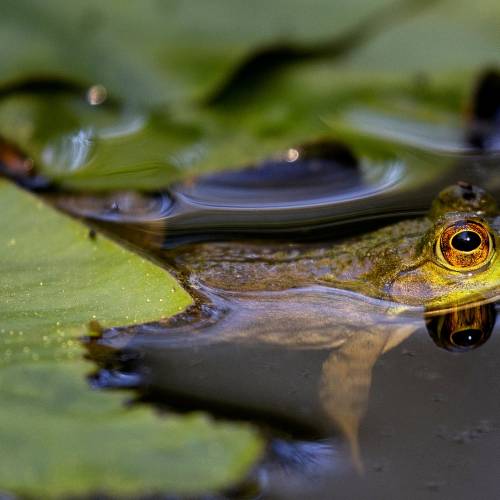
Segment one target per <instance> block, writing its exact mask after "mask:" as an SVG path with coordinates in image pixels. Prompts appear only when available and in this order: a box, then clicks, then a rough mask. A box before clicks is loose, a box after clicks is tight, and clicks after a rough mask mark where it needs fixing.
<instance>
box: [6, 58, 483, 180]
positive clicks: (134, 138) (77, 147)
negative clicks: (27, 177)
mask: <svg viewBox="0 0 500 500" xmlns="http://www.w3.org/2000/svg"><path fill="white" fill-rule="evenodd" d="M459 81H460V84H459V85H458V84H457V83H456V82H455V80H454V79H453V78H442V79H435V80H434V81H431V82H430V83H429V82H428V83H425V85H421V84H419V82H418V81H417V82H415V80H414V78H413V77H399V78H394V77H383V76H381V77H373V78H372V79H371V80H370V82H369V83H368V82H366V81H365V80H363V79H361V80H360V78H359V75H357V74H343V75H336V74H335V65H326V66H325V65H324V64H321V63H315V64H309V65H299V66H295V67H292V68H289V69H288V70H287V71H284V72H282V73H281V74H279V75H276V76H275V77H274V78H273V79H272V80H271V81H269V82H267V84H266V86H265V88H263V89H262V90H261V91H259V92H257V93H256V94H255V95H254V96H253V97H252V98H251V99H250V98H249V99H247V100H246V101H244V102H238V108H237V110H238V112H237V113H235V112H234V110H235V108H234V106H235V105H236V104H235V103H231V104H229V103H228V104H221V105H219V106H217V107H215V108H184V109H183V110H180V109H177V110H176V112H175V113H169V114H167V113H165V112H164V111H163V112H162V111H161V110H158V111H157V112H156V113H153V114H152V113H150V114H141V113H135V114H134V113H131V112H130V111H126V110H117V109H116V108H113V107H106V106H103V107H99V106H97V107H92V106H89V105H88V104H87V103H85V101H84V100H82V99H81V98H79V97H77V96H74V95H71V94H63V95H56V96H50V97H48V96H46V95H17V96H12V97H10V98H7V99H3V100H2V101H0V136H3V137H4V138H5V139H7V140H9V141H10V142H12V143H14V144H16V145H17V146H19V147H20V148H21V149H22V150H24V151H26V152H27V153H28V154H29V155H30V156H31V157H32V158H33V159H34V162H35V165H36V166H37V167H38V169H39V170H40V171H41V172H42V173H43V174H44V175H45V176H47V177H49V178H50V179H52V180H53V181H54V182H56V183H57V184H59V185H60V186H62V187H64V188H69V189H84V190H110V189H142V190H156V189H158V188H160V187H165V186H168V185H169V184H170V183H172V182H174V181H177V180H180V179H184V178H187V177H190V176H192V175H196V174H198V173H200V172H204V171H214V170H221V169H224V168H226V169H227V168H238V167H242V166H247V165H251V164H253V163H257V162H259V161H262V160H264V159H266V158H268V157H270V156H273V155H276V154H277V153H280V152H284V151H286V150H287V149H288V148H290V147H295V146H297V145H300V144H302V143H305V142H310V141H314V140H316V139H318V138H322V139H324V138H328V137H330V138H335V136H336V133H337V130H336V129H335V128H332V127H331V124H332V123H333V121H335V119H337V118H339V117H341V116H342V115H343V114H344V113H346V111H348V110H350V108H351V107H352V106H353V105H354V104H356V106H357V107H359V106H362V105H365V106H370V107H373V106H378V107H379V108H382V109H384V110H385V111H386V110H387V109H389V108H396V107H399V108H400V109H401V110H402V113H403V116H405V115H406V116H407V115H408V113H409V111H408V110H412V112H413V113H414V110H418V109H429V108H432V109H443V110H444V112H446V113H450V112H451V113H452V114H453V113H454V114H455V115H456V116H457V117H458V113H459V112H460V110H461V108H462V107H463V106H464V103H465V102H466V97H465V96H466V95H467V94H468V93H469V91H470V87H471V85H472V82H473V78H472V75H469V76H467V77H466V76H463V77H462V78H461V79H460V80H459ZM50 110H54V111H50ZM427 115H428V113H427ZM353 146H356V144H353Z"/></svg>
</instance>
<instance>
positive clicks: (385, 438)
mask: <svg viewBox="0 0 500 500" xmlns="http://www.w3.org/2000/svg"><path fill="white" fill-rule="evenodd" d="M485 85H486V84H485ZM486 86H487V85H486ZM484 92H486V91H484ZM482 100H484V97H483V94H481V93H480V95H479V96H478V97H477V99H476V101H477V102H476V108H477V109H476V118H477V120H476V121H472V122H471V124H469V125H466V126H464V125H462V126H461V127H458V128H457V127H455V128H453V127H448V128H447V127H446V126H442V127H439V130H438V129H436V127H434V126H431V125H429V126H425V123H416V122H411V121H407V122H404V123H402V122H401V120H399V119H395V118H394V117H390V116H385V115H383V114H380V113H379V114H377V113H374V112H373V111H370V112H367V111H359V110H353V111H352V112H350V113H348V114H346V116H345V123H344V128H345V130H349V132H348V133H347V132H346V133H345V137H344V136H342V134H340V136H342V137H340V138H339V139H338V140H335V141H333V140H329V141H326V140H325V141H321V142H318V143H311V144H305V145H299V146H296V147H292V148H290V149H288V150H287V151H285V152H282V153H281V154H279V155H277V156H276V157H273V158H270V159H269V160H267V161H265V162H262V163H261V164H259V165H256V166H251V167H248V168H245V169H234V170H228V171H225V172H220V173H216V174H206V175H202V176H198V177H195V178H191V179H189V180H186V181H179V182H177V183H175V184H173V185H172V186H171V187H170V188H169V189H166V190H162V191H160V192H156V193H149V194H145V193H138V192H130V191H120V192H111V193H110V192H107V193H104V194H92V195H91V194H88V193H78V192H71V193H68V192H61V191H59V190H54V191H52V190H47V191H46V192H44V193H43V196H45V197H46V199H48V200H49V201H50V202H51V203H54V204H55V205H56V206H58V207H59V208H61V209H62V210H65V211H67V212H69V213H71V214H73V215H76V216H79V217H83V218H85V219H86V220H87V222H88V223H89V224H91V225H93V227H96V228H97V229H99V230H103V231H105V232H107V233H108V234H111V235H112V236H113V237H117V238H120V239H121V240H125V241H127V242H128V243H129V244H130V245H132V246H134V247H135V248H139V249H140V251H141V252H145V253H147V254H148V255H150V256H152V257H154V259H155V260H156V261H158V262H160V263H162V264H164V265H166V266H169V268H173V269H174V271H175V272H176V273H177V277H179V278H180V279H181V282H182V283H183V284H184V285H185V286H186V287H187V289H188V291H189V292H191V294H192V295H194V296H195V298H196V304H195V305H194V306H193V307H192V308H191V309H190V310H189V311H187V312H185V313H183V314H181V315H178V316H176V317H174V318H172V319H170V320H168V321H163V322H159V323H155V324H149V325H141V326H136V327H130V328H119V329H111V330H106V331H104V332H102V334H101V335H100V336H98V337H90V338H88V339H84V340H83V342H84V345H85V346H86V348H87V352H88V357H89V359H91V360H92V361H94V362H95V365H96V370H95V372H94V373H92V375H90V376H89V384H91V386H92V387H96V388H99V389H101V390H109V389H112V390H126V391H129V393H130V394H131V395H132V397H133V398H134V400H135V401H136V403H137V404H149V405H154V406H155V407H156V408H158V409H160V410H161V411H174V412H181V411H191V410H205V411H208V412H210V413H211V414H212V415H214V416H215V417H217V418H221V419H235V420H244V421H249V422H253V423H255V424H256V425H258V426H259V428H260V429H261V432H262V434H263V435H264V436H265V437H266V438H267V440H268V446H267V452H266V454H265V456H264V458H263V459H262V461H261V462H260V463H259V464H258V465H257V466H256V467H255V468H254V470H253V471H252V473H251V474H250V476H249V477H248V478H247V480H246V482H245V483H244V484H243V485H241V487H239V488H236V489H235V490H234V491H232V492H229V493H221V494H220V495H221V496H224V495H227V496H231V497H238V496H240V497H242V498H243V497H244V498H306V497H309V498H381V499H382V498H384V499H385V498H400V497H404V498H443V497H446V498H464V499H465V498H470V497H472V496H473V495H475V494H477V490H478V485H480V488H481V497H482V498H496V496H497V491H498V479H497V477H498V473H499V464H500V456H499V454H500V451H499V450H500V397H499V396H500V383H499V382H498V377H497V373H498V370H499V369H500V361H499V359H500V340H499V326H496V305H495V301H496V300H497V299H498V273H496V272H494V269H493V271H491V269H490V270H489V271H488V269H487V268H488V266H490V267H494V266H498V261H497V260H493V259H494V258H495V255H494V252H495V244H496V243H495V242H496V241H498V236H495V234H497V235H498V231H499V229H500V219H499V217H498V215H499V213H498V210H497V209H496V208H494V207H493V206H492V203H493V201H492V200H498V199H499V197H500V175H499V170H498V161H499V155H500V151H499V148H498V134H497V132H498V127H497V125H498V124H497V121H496V120H497V118H496V117H497V116H498V113H486V112H485V111H484V109H485V106H486V105H485V104H484V103H483V102H482ZM493 104H494V106H496V103H493ZM486 107H487V106H486ZM137 126H140V124H139V125H137ZM80 132H81V131H80ZM358 136H359V137H358ZM75 137H76V138H77V139H78V140H74V141H69V142H68V141H66V143H67V144H69V145H70V147H69V149H65V150H64V151H61V150H59V152H58V154H59V158H63V159H64V162H66V163H67V164H68V165H73V166H74V165H77V164H78V162H79V161H80V160H81V156H82V154H83V153H82V150H81V148H80V147H76V146H79V145H81V144H82V143H85V144H87V143H86V141H87V139H86V138H85V137H83V136H81V134H80V136H79V135H78V134H76V135H75ZM353 137H354V138H356V137H357V138H358V139H359V138H360V137H362V138H363V140H359V141H358V140H353ZM66 143H65V144H66ZM75 144H76V146H75ZM374 145H375V146H374ZM61 147H62V148H63V149H64V147H63V146H61ZM7 160H8V159H7ZM7 160H6V158H3V161H4V163H9V162H8V161H7ZM64 162H63V163H64ZM11 164H12V162H11ZM61 168H62V167H61ZM15 175H16V176H17V177H19V174H18V173H17V172H16V173H15ZM34 179H35V181H36V182H34V183H31V184H30V187H32V188H35V189H38V188H40V187H43V188H44V189H46V188H47V186H46V185H45V184H44V183H43V179H42V180H41V179H40V178H39V177H38V176H35V177H34ZM32 180H33V179H32ZM450 185H452V186H454V187H453V188H451V190H448V191H446V192H445V194H444V195H442V197H441V198H440V202H439V203H437V204H436V203H434V205H433V207H434V208H433V210H434V211H435V212H436V211H437V212H439V213H438V215H439V216H440V217H441V218H440V217H437V216H436V217H435V218H433V221H429V220H428V219H423V217H422V216H423V215H424V214H425V213H427V212H428V211H429V209H430V207H431V204H432V203H433V201H434V200H435V199H436V197H437V196H438V193H439V192H441V191H442V190H443V189H444V188H446V187H447V186H450ZM475 186H479V187H475ZM482 187H484V188H487V189H488V191H489V193H490V195H486V194H485V193H484V192H483V191H482V189H481V188H482ZM447 203H448V204H449V206H448V207H447V209H446V210H443V206H445V205H446V204H447ZM445 208H446V207H445ZM456 212H460V214H459V215H460V216H457V215H456ZM464 212H466V214H465V215H464ZM450 213H451V215H449V214H450ZM443 217H444V219H443ZM447 217H448V218H450V217H451V219H453V220H452V221H451V222H450V223H448V219H447ZM457 217H458V218H457ZM451 219H450V220H451ZM485 219H487V220H485ZM443 220H444V222H443ZM401 221H407V222H402V223H401ZM436 221H437V222H436ZM396 223H399V224H398V225H394V224H396ZM483 223H484V227H485V228H486V229H485V231H486V232H485V234H484V235H483V236H484V238H483V239H481V245H483V246H484V247H485V248H486V250H484V252H485V253H484V256H483V257H482V256H478V257H477V258H478V259H483V260H480V261H478V262H479V263H478V264H477V265H476V264H471V265H469V264H467V265H464V264H463V262H465V261H464V260H463V259H462V257H463V256H462V257H460V258H461V259H462V260H460V259H459V263H460V265H463V266H465V271H470V272H469V273H467V274H460V273H458V274H457V272H456V271H457V269H456V268H454V269H453V271H454V272H455V274H453V276H454V277H451V278H450V275H449V271H450V265H451V264H450V261H448V263H446V262H444V264H443V263H441V264H440V265H439V266H437V267H438V268H439V269H438V270H434V271H432V272H431V271H428V267H429V265H430V264H427V263H426V262H427V261H422V258H421V255H424V254H425V252H426V251H427V250H426V249H430V250H429V251H431V250H432V251H434V249H436V248H438V247H439V248H440V250H439V251H440V252H442V253H443V254H445V253H446V251H450V248H448V247H449V245H448V247H446V245H445V244H443V243H439V245H437V244H434V243H432V242H433V241H434V240H429V241H431V243H429V242H428V240H427V239H423V238H428V237H429V236H426V235H429V234H431V232H432V231H434V229H435V227H436V224H437V225H439V224H442V225H443V227H444V229H443V231H442V232H440V233H439V234H440V235H442V234H443V233H444V232H445V231H448V230H449V229H450V228H455V227H458V226H460V228H461V229H460V231H462V232H466V235H465V236H464V237H465V238H466V239H467V238H468V239H467V242H466V243H469V242H470V241H469V240H470V239H471V231H472V233H474V231H476V232H475V233H474V234H476V236H477V237H478V238H479V237H480V236H481V235H482V233H481V230H480V229H477V230H476V229H474V231H473V230H472V229H471V227H472V228H474V227H480V228H481V227H483ZM471 224H473V226H471ZM474 224H475V225H474ZM457 225H458V226H457ZM478 225H479V226H478ZM383 227H387V228H388V229H381V230H380V231H381V232H380V231H379V232H377V233H375V234H376V236H368V237H367V236H366V235H367V234H368V233H369V232H371V231H374V230H377V229H380V228H383ZM433 228H434V229H433ZM488 230H489V231H490V232H491V233H492V234H493V236H488V234H489V233H488ZM477 231H479V232H477ZM436 234H437V233H436ZM457 234H458V233H457ZM455 236H456V234H455ZM455 236H453V237H455ZM441 237H442V236H439V238H441ZM481 237H482V236H481ZM488 238H490V239H488ZM452 239H453V238H452V237H451V236H450V241H451V240H452ZM438 241H439V242H441V240H438ZM466 243H464V244H466ZM478 248H479V244H478V247H477V248H476V247H474V248H472V250H470V249H468V248H467V249H466V252H464V253H466V254H467V255H469V254H470V255H472V256H473V257H474V256H475V255H476V254H475V253H474V252H476V250H477V251H479V250H478ZM481 248H482V247H481ZM452 250H453V249H452ZM454 250H456V248H454ZM469 250H470V251H469ZM478 255H479V254H478ZM444 257H445V258H446V255H444ZM464 258H465V257H464ZM467 258H468V257H467ZM474 258H475V257H474ZM467 262H469V261H467ZM492 262H493V264H491V263H492ZM426 266H427V267H426ZM467 266H469V267H470V269H469V268H468V267H467ZM443 268H444V269H445V270H446V272H448V274H446V276H445V275H444V274H442V271H443ZM421 269H424V271H425V272H424V271H422V272H423V274H418V273H417V274H415V273H416V270H421ZM432 269H434V268H432ZM436 269H437V268H436ZM485 269H486V271H488V272H490V271H491V274H490V275H488V276H491V280H492V281H488V280H487V279H484V280H481V272H482V271H484V270H485ZM462 270H463V269H462ZM394 271H398V273H396V274H394ZM399 271H401V273H400V274H399ZM419 272H420V271H419ZM443 272H444V271H443ZM391 273H392V274H391ZM425 273H427V274H425ZM439 273H441V274H439ZM443 276H444V277H443ZM457 276H458V278H457ZM469 282H470V283H471V284H470V285H467V286H466V285H464V283H469Z"/></svg>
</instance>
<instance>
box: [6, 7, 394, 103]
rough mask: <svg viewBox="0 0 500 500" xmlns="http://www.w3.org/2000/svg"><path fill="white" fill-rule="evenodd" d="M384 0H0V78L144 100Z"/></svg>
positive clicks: (340, 24)
mask: <svg viewBox="0 0 500 500" xmlns="http://www.w3.org/2000/svg"><path fill="white" fill-rule="evenodd" d="M393 3H395V2H394V1H393V0H392V1H391V0H371V1H369V2H367V1H366V0H353V1H351V2H349V4H345V3H342V2H333V3H332V2H331V1H329V0H314V1H310V2H303V1H301V0H273V1H272V2H271V3H270V2H268V1H265V0H257V1H253V2H251V3H250V2H246V1H245V0H215V1H211V2H208V3H204V2H199V1H195V0H187V1H184V0H183V1H177V0H165V1H162V2H158V1H156V0H130V1H128V2H126V3H125V4H124V3H123V2H121V1H120V0H108V1H106V2H102V1H99V0H87V1H85V2H83V1H79V2H71V3H68V2H64V1H62V0H47V1H45V2H32V1H30V0H16V1H10V0H7V1H4V2H3V3H2V16H1V18H0V43H1V45H2V47H3V51H2V58H1V60H0V75H1V77H0V87H1V86H3V85H6V84H10V83H12V82H16V81H23V80H27V79H28V80H29V79H31V78H42V77H45V78H61V79H64V80H69V81H72V82H78V83H83V84H88V85H90V84H94V83H101V84H103V85H105V86H106V87H107V88H108V90H109V92H111V93H112V94H113V95H115V96H117V97H120V98H122V99H125V100H127V101H128V102H130V101H134V102H136V103H137V102H140V103H143V104H144V103H146V104H148V105H151V104H158V103H165V102H169V103H173V102H178V100H179V99H194V98H199V97H202V96H206V95H207V94H210V93H212V92H213V91H214V90H215V89H216V88H217V87H218V86H219V85H220V84H221V83H222V82H223V81H224V80H225V79H226V78H227V77H228V75H229V74H230V73H231V72H232V71H233V69H234V67H235V66H236V65H237V64H239V62H240V61H241V60H242V59H243V58H244V57H246V56H247V55H248V54H250V53H251V52H253V51H254V50H256V49H258V48H260V47H264V46H269V45H272V44H282V43H288V44H294V43H298V44H312V43H316V42H320V41H323V40H325V39H331V38H335V37H339V36H341V35H343V34H344V33H346V32H347V31H348V30H349V29H351V28H352V27H353V26H355V25H357V24H358V23H359V22H360V21H361V20H363V19H364V18H367V17H368V16H370V15H372V14H373V13H375V12H377V11H378V10H379V9H380V8H381V7H384V6H388V5H391V4H393Z"/></svg>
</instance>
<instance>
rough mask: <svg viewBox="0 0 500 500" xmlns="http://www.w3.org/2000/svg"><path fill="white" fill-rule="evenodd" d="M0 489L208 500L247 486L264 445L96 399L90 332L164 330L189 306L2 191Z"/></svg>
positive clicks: (148, 269) (133, 266) (236, 430)
mask: <svg viewBox="0 0 500 500" xmlns="http://www.w3.org/2000/svg"><path fill="white" fill-rule="evenodd" d="M0 206H1V210H2V218H1V219H0V269H1V274H2V281H1V284H0V298H1V300H0V317H1V318H2V320H1V322H0V345H1V352H0V397H1V398H2V407H1V409H0V442H1V443H2V456H1V458H0V488H1V489H2V490H3V491H10V492H13V493H16V494H22V495H28V496H31V497H34V498H45V497H57V496H60V495H70V494H84V493H92V492H98V491H99V492H103V491H105V492H109V493H113V494H129V495H131V494H134V493H139V492H140V493H141V494H145V493H147V492H158V491H163V492H173V493H202V492H205V491H209V490H213V489H220V488H224V487H227V486H228V485H231V484H232V483H233V482H235V481H237V480H239V479H240V478H241V477H242V476H243V475H244V474H245V473H246V472H247V471H248V469H249V467H251V465H252V464H253V463H254V461H255V460H256V458H257V457H258V455H259V452H260V449H261V443H260V440H259V438H258V437H257V436H256V433H255V432H254V431H253V430H252V429H251V428H249V427H246V426H244V425H235V424H228V423H214V422H212V421H210V420H209V419H208V418H207V417H206V416H204V415H202V414H193V415H191V416H186V417H180V416H166V417H165V416H164V417H161V418H160V417H159V416H156V415H154V414H153V413H152V411H151V410H150V409H147V408H145V407H132V408H127V407H125V406H124V401H123V396H122V395H118V394H104V393H102V392H98V391H95V390H93V389H92V388H90V386H89V385H88V384H87V383H86V381H85V375H86V374H87V373H88V372H89V370H90V365H89V364H87V363H86V362H85V361H84V360H83V356H82V348H81V346H80V343H79V342H78V340H77V338H78V336H79V335H82V334H84V333H85V332H86V326H85V325H86V324H87V323H88V322H89V321H92V320H94V321H97V322H99V324H101V325H120V324H129V323H137V322H146V321H152V320H157V319H159V318H161V317H164V316H169V315H172V314H174V313H176V312H178V311H180V310H182V309H184V308H185V307H186V306H187V305H189V304H190V303H191V298H190V297H189V295H188V294H187V293H186V292H185V291H184V290H183V289H182V288H181V287H180V285H179V284H178V283H177V282H176V281H175V280H174V279H173V278H172V277H171V276H170V275H169V274H168V273H167V272H166V271H165V270H164V269H161V268H160V267H158V266H156V265H154V264H153V263H151V262H149V261H147V260H145V259H143V258H141V257H139V256H137V255H135V254H133V253H131V252H130V251H128V250H126V249H124V248H121V247H119V246H118V245H116V244H115V243H113V242H112V241H110V240H108V239H107V238H105V237H102V236H101V235H97V236H96V235H94V233H89V230H88V229H87V228H86V227H84V226H83V225H81V224H80V223H78V222H76V221H73V220H71V219H69V218H67V217H65V216H63V215H61V214H59V213H57V212H55V211H54V210H53V209H52V208H50V207H48V206H46V205H45V204H44V203H43V202H41V201H38V200H37V199H36V198H34V197H32V196H31V195H29V194H27V193H25V192H22V191H20V190H19V189H18V188H16V187H14V186H13V185H11V184H9V183H7V182H6V181H0Z"/></svg>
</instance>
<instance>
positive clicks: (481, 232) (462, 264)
mask: <svg viewBox="0 0 500 500" xmlns="http://www.w3.org/2000/svg"><path fill="white" fill-rule="evenodd" d="M493 252H494V243H493V239H492V237H491V235H490V232H489V231H488V229H487V228H486V227H485V226H484V225H483V224H481V223H480V222H478V221H471V220H463V221H458V222H455V223H453V224H451V225H450V226H448V227H446V228H445V229H444V230H443V231H442V233H441V235H440V236H439V238H438V242H437V245H436V253H437V256H438V258H439V259H440V260H441V261H442V262H443V263H444V264H445V265H446V266H447V267H450V268H452V269H454V270H459V271H461V270H463V271H472V270H475V269H479V268H480V267H482V266H484V265H485V264H487V263H488V262H489V261H490V260H491V257H492V255H493Z"/></svg>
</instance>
